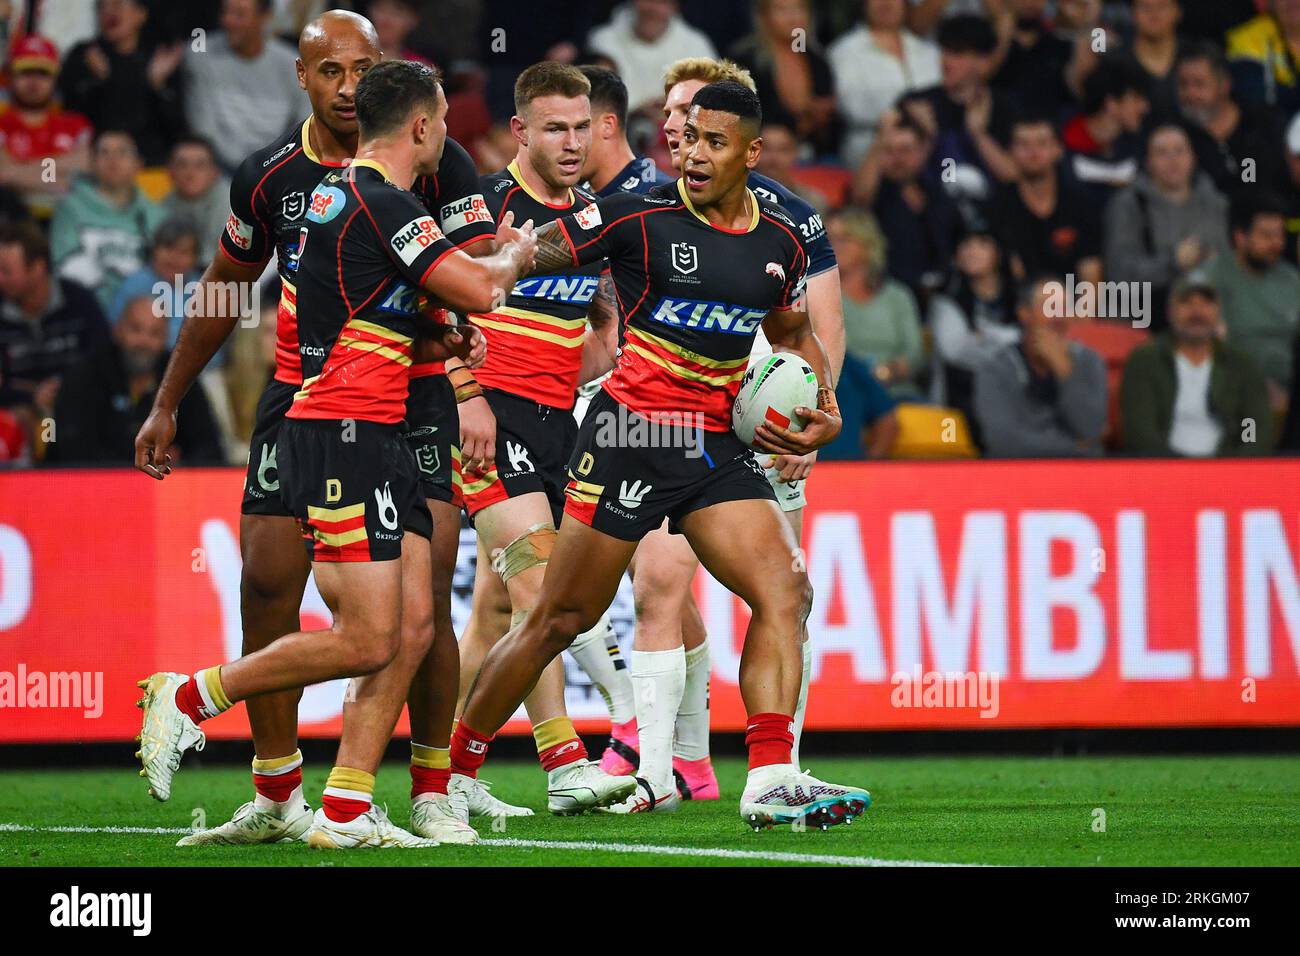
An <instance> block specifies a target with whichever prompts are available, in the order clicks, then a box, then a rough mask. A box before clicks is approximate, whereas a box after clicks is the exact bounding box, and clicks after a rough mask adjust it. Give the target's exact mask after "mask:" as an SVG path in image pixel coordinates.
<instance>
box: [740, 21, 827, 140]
mask: <svg viewBox="0 0 1300 956" xmlns="http://www.w3.org/2000/svg"><path fill="white" fill-rule="evenodd" d="M754 26H755V29H754V32H753V33H751V34H750V35H749V36H747V37H745V38H744V39H742V40H740V41H738V42H737V43H736V44H734V45H733V46H732V47H731V49H730V51H729V52H728V54H727V55H728V56H729V57H730V58H731V59H732V60H735V61H736V62H737V63H739V64H740V65H741V66H743V67H744V68H745V69H747V70H749V72H750V75H752V76H753V77H754V82H755V84H757V86H758V98H759V100H760V102H761V103H762V105H763V118H764V119H765V120H769V121H771V122H774V123H781V124H783V125H785V126H789V127H790V128H791V129H793V130H794V131H795V133H796V135H797V136H798V137H799V138H800V139H803V140H806V141H807V142H808V143H809V144H811V146H812V148H813V151H814V152H815V153H816V154H817V155H825V154H829V153H833V152H834V151H835V148H836V145H837V144H836V138H837V136H836V134H837V129H836V122H835V84H834V79H833V77H832V75H831V66H830V63H829V62H828V61H827V59H826V57H825V56H823V55H822V51H821V49H820V48H819V47H818V46H817V42H816V40H815V39H814V37H813V31H812V24H811V18H810V16H809V11H808V0H758V2H757V4H756V7H755V16H754Z"/></svg>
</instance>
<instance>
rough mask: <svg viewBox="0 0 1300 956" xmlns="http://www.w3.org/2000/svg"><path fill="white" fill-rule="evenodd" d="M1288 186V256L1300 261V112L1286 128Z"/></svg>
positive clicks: (1291, 259) (1285, 192)
mask: <svg viewBox="0 0 1300 956" xmlns="http://www.w3.org/2000/svg"><path fill="white" fill-rule="evenodd" d="M1286 172H1287V179H1286V188H1284V189H1283V190H1282V192H1281V195H1282V196H1283V197H1285V198H1284V201H1285V203H1286V258H1287V260H1288V261H1290V262H1297V261H1300V248H1298V247H1300V113H1296V115H1295V116H1294V117H1292V119H1291V123H1290V125H1288V126H1287V129H1286Z"/></svg>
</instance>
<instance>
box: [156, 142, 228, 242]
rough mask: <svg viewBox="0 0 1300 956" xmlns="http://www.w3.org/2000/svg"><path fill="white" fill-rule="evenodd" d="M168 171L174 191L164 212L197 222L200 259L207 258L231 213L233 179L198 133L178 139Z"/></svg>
mask: <svg viewBox="0 0 1300 956" xmlns="http://www.w3.org/2000/svg"><path fill="white" fill-rule="evenodd" d="M167 173H168V175H169V176H170V178H171V181H172V191H171V192H170V193H168V194H167V195H166V196H165V197H164V198H163V201H162V208H163V212H164V213H165V214H166V215H167V216H169V217H171V216H183V217H185V218H187V219H189V220H190V221H191V222H192V223H194V225H195V227H196V228H197V229H198V233H199V261H200V262H208V261H210V260H211V259H212V256H213V254H214V253H215V252H216V251H217V238H218V237H219V236H220V235H221V231H222V230H223V229H225V227H226V217H227V216H229V215H230V181H229V180H227V179H226V178H225V177H223V176H222V175H221V170H220V168H218V166H217V154H216V153H215V152H213V150H212V144H211V143H209V142H208V141H207V140H206V139H203V138H202V137H197V136H187V137H185V138H184V139H181V140H180V141H179V142H177V143H176V145H175V147H173V148H172V155H171V159H169V160H168V161H167Z"/></svg>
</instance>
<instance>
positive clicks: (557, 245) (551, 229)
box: [528, 221, 573, 275]
mask: <svg viewBox="0 0 1300 956" xmlns="http://www.w3.org/2000/svg"><path fill="white" fill-rule="evenodd" d="M572 265H573V251H572V250H571V249H570V248H569V243H568V241H567V240H566V239H565V238H564V233H562V232H560V226H559V223H558V222H554V221H553V222H548V223H547V224H546V225H544V226H542V227H541V228H540V229H538V230H537V259H536V261H534V263H533V267H532V269H530V270H529V272H528V274H529V275H536V274H537V273H539V272H555V271H556V270H557V269H567V268H570V267H571V266H572Z"/></svg>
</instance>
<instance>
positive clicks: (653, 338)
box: [627, 328, 749, 372]
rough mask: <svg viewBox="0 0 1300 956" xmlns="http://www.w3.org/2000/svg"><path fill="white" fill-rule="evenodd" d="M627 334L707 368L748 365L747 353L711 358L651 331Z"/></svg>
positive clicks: (726, 369)
mask: <svg viewBox="0 0 1300 956" xmlns="http://www.w3.org/2000/svg"><path fill="white" fill-rule="evenodd" d="M627 334H628V335H630V336H635V337H636V338H639V339H644V340H645V341H646V342H647V343H649V344H650V345H654V346H657V347H658V348H661V349H663V350H664V351H666V352H672V353H673V354H674V355H678V356H681V358H682V359H684V360H685V361H687V362H692V363H694V364H695V365H704V366H706V367H708V368H716V369H718V370H719V371H723V372H732V371H735V370H736V369H737V368H740V369H743V368H745V367H746V366H747V365H749V356H748V355H746V356H745V357H744V358H739V359H711V358H709V357H708V356H707V355H701V354H700V353H699V352H692V351H691V350H690V349H688V348H685V347H684V346H681V345H678V344H677V343H676V342H670V341H668V340H667V339H663V338H660V337H659V336H657V335H655V334H654V333H653V332H647V331H646V330H645V329H636V328H633V329H628V330H627Z"/></svg>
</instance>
